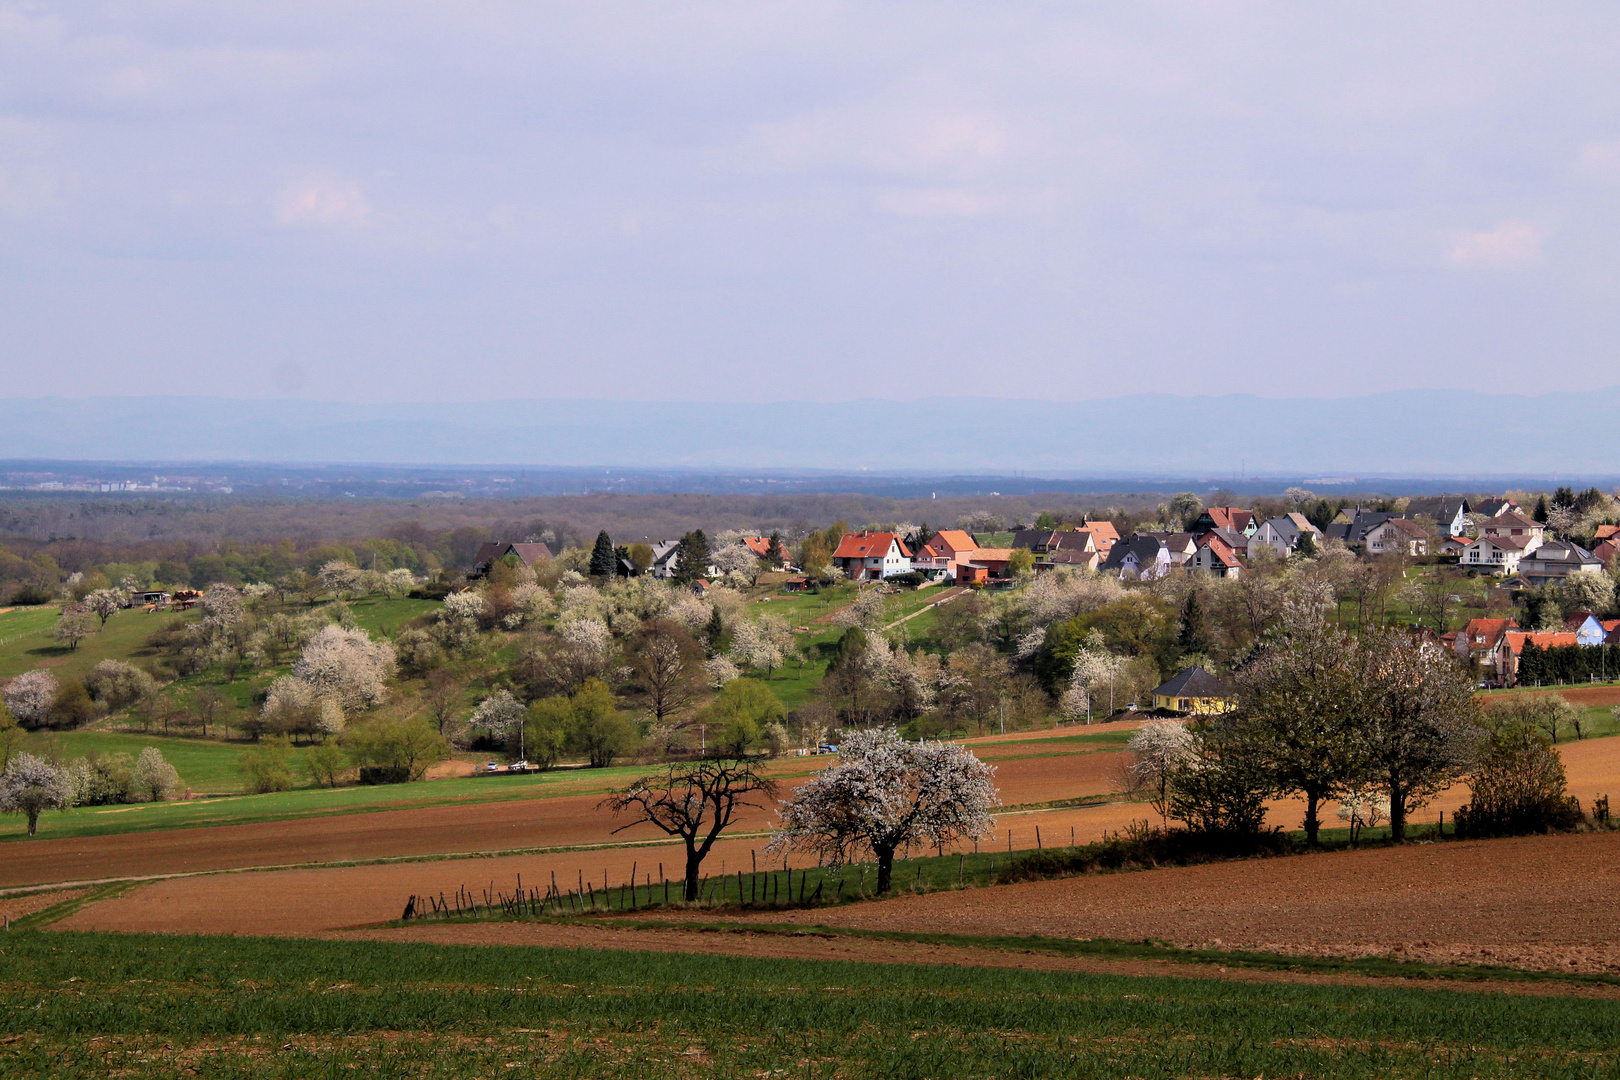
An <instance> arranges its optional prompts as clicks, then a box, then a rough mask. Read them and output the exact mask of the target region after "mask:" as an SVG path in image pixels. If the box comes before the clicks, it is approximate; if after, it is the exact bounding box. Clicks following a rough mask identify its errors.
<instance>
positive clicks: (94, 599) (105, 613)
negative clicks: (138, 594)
mask: <svg viewBox="0 0 1620 1080" xmlns="http://www.w3.org/2000/svg"><path fill="white" fill-rule="evenodd" d="M83 604H84V608H85V610H86V611H88V612H90V614H92V615H94V616H95V617H96V618H98V619H100V620H101V625H102V626H103V627H105V626H106V625H107V620H108V619H110V618H112V617H113V616H114V615H116V614H118V609H119V608H121V607H123V606H124V595H123V594H122V593H120V592H118V591H117V590H115V589H96V590H95V591H94V592H92V593H90V595H88V596H86V597H85V598H84V600H83Z"/></svg>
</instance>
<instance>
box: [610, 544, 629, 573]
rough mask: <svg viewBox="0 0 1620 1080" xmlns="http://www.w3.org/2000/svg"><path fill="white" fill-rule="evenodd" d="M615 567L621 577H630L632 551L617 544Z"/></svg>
mask: <svg viewBox="0 0 1620 1080" xmlns="http://www.w3.org/2000/svg"><path fill="white" fill-rule="evenodd" d="M613 567H614V569H615V570H616V571H617V572H618V574H619V576H621V577H629V576H630V567H631V562H630V549H629V547H627V546H626V545H624V544H616V545H614V548H613Z"/></svg>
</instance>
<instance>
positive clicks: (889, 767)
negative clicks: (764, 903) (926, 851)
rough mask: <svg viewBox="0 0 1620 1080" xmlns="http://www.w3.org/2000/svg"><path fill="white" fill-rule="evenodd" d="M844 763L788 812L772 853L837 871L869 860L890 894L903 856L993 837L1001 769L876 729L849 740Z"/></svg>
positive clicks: (954, 749)
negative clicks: (801, 856) (811, 859)
mask: <svg viewBox="0 0 1620 1080" xmlns="http://www.w3.org/2000/svg"><path fill="white" fill-rule="evenodd" d="M839 755H840V760H839V763H838V764H837V765H834V766H832V767H831V768H828V769H824V770H822V771H821V772H819V773H817V774H816V775H815V776H814V777H812V778H811V779H810V781H809V782H808V783H806V784H805V785H804V786H803V787H801V788H799V790H798V791H797V792H795V793H794V795H793V797H792V798H790V799H789V800H788V801H787V802H786V803H784V804H783V806H782V818H781V825H780V827H779V828H778V829H777V830H776V832H775V833H774V834H773V836H772V838H771V842H770V845H769V846H768V848H767V850H769V851H771V852H773V853H780V852H786V851H803V852H808V853H811V854H814V855H816V856H817V857H818V858H820V859H822V860H823V861H824V862H825V863H826V864H827V865H829V866H832V867H838V866H842V865H843V864H844V863H846V862H849V861H851V860H852V859H854V858H855V857H857V856H859V855H861V854H863V853H867V852H869V853H870V854H871V855H872V857H873V858H874V859H875V860H876V861H877V864H878V881H877V889H878V892H879V893H884V892H888V891H889V889H890V888H891V886H892V879H893V875H894V859H895V855H896V854H897V853H904V852H906V851H908V850H909V849H911V848H913V847H919V846H922V847H927V846H933V845H938V844H948V843H954V842H955V841H958V840H966V839H973V838H976V837H988V836H990V835H991V833H992V830H993V829H994V828H995V824H996V819H995V818H994V817H993V816H992V814H991V811H992V810H993V809H994V808H995V807H997V806H999V805H1000V800H999V798H998V797H997V792H996V788H995V785H994V784H993V783H992V780H993V778H994V775H995V767H994V766H991V765H986V764H985V763H984V762H982V761H980V760H979V759H978V758H977V757H975V756H974V755H973V754H972V753H971V752H970V751H968V750H967V749H965V748H963V747H961V746H956V745H953V744H950V743H942V742H921V741H919V742H915V743H913V742H907V741H906V740H905V739H903V738H901V737H900V734H899V733H898V732H897V731H895V729H893V728H877V729H874V730H872V731H858V732H850V733H849V734H847V735H845V736H844V738H843V741H842V743H841V744H840V746H839Z"/></svg>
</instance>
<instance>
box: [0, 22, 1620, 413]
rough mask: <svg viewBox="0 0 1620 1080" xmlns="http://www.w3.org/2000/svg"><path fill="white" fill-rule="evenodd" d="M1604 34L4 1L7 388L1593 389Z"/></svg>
mask: <svg viewBox="0 0 1620 1080" xmlns="http://www.w3.org/2000/svg"><path fill="white" fill-rule="evenodd" d="M1617 51H1620V9H1616V8H1615V7H1614V6H1613V5H1611V4H1600V3H1597V2H1595V0H1585V2H1583V0H1574V2H1572V3H1570V4H1565V5H1558V6H1556V7H1553V8H1547V7H1545V6H1543V7H1542V8H1539V9H1534V10H1532V9H1530V8H1527V7H1524V6H1523V5H1513V4H1507V3H1499V2H1493V0H1486V2H1484V3H1468V4H1464V3H1462V2H1460V0H1437V2H1436V3H1434V4H1431V5H1427V6H1420V7H1413V6H1411V5H1395V4H1387V3H1374V4H1371V5H1360V6H1357V7H1354V8H1349V7H1337V8H1336V7H1332V6H1317V7H1300V6H1298V5H1291V4H1286V3H1283V2H1281V0H1255V2H1245V3H1242V4H1191V5H1189V4H1184V3H1171V2H1168V0H1142V2H1140V3H1135V4H1129V5H1103V6H1096V5H1092V6H1083V5H1082V6H1075V5H1068V6H1065V5H1050V4H1038V3H1021V2H1013V3H1006V4H999V5H993V6H987V5H984V4H974V3H965V2H959V0H933V2H930V3H919V2H915V0H896V2H895V3H888V4H865V5H859V4H845V3H835V2H830V0H756V2H753V3H740V2H726V0H691V2H690V3H686V4H679V5H646V4H631V3H626V2H623V0H600V2H598V3H593V4H588V5H578V4H559V3H554V2H550V0H540V2H537V3H536V2H528V3H519V2H517V0H465V2H462V3H457V4H454V5H444V4H439V3H430V2H423V0H403V2H401V3H400V4H397V5H394V6H393V7H391V8H389V10H388V16H387V18H379V17H378V11H377V9H376V8H375V7H374V6H373V5H368V4H362V3H357V2H355V0H319V2H316V0H286V2H285V3H278V4H274V5H252V4H244V3H240V2H238V0H220V2H218V3H215V4H209V5H195V4H187V3H183V2H182V3H179V4H176V3H173V2H172V0H120V2H118V3H113V2H111V0H86V2H85V3H81V4H63V5H42V4H38V3H34V2H23V0H0V251H4V252H5V253H6V257H7V258H6V264H7V265H9V266H12V267H15V268H26V271H21V270H18V271H14V272H13V273H12V274H10V275H8V276H7V277H6V279H5V286H6V287H5V288H3V289H0V325H3V326H5V328H6V333H5V334H4V335H0V359H3V360H4V361H5V362H4V363H0V395H24V394H46V393H57V392H67V393H83V392H91V391H92V390H93V389H94V388H97V387H104V386H118V385H123V384H124V383H125V382H127V378H126V375H127V372H129V371H131V370H135V369H137V368H138V370H139V371H140V372H141V381H142V383H143V385H144V386H145V387H146V388H148V389H149V390H151V391H152V392H155V393H161V392H166V391H176V392H179V391H183V392H187V393H218V394H224V395H258V394H266V393H273V392H276V391H277V388H278V387H279V386H280V385H281V383H280V382H278V381H277V380H276V379H275V378H272V377H271V375H272V374H273V373H275V372H278V371H285V370H290V369H289V368H286V367H284V365H287V364H297V365H300V370H305V371H308V372H311V373H315V372H318V373H319V375H318V377H317V376H315V375H313V374H312V375H311V376H310V379H309V384H308V387H309V388H308V391H307V392H310V393H315V392H318V393H320V394H322V395H327V396H331V397H336V398H352V399H377V398H390V399H406V400H420V401H433V402H443V401H445V400H447V399H454V398H461V399H471V398H479V397H488V396H490V395H492V394H497V393H498V394H499V396H502V397H506V398H516V397H525V396H549V395H561V396H601V395H604V394H622V395H627V396H655V397H656V396H666V395H673V396H678V397H687V398H724V397H745V398H753V399H768V398H774V397H812V398H819V399H841V398H849V397H858V396H895V397H917V396H925V395H931V394H937V393H967V392H972V393H985V394H996V395H1001V396H1006V397H1019V396H1024V395H1027V394H1028V393H1030V392H1031V390H1032V389H1034V388H1038V389H1039V392H1040V393H1041V394H1043V395H1046V396H1048V397H1051V398H1059V399H1061V398H1085V397H1097V396H1104V395H1112V394H1121V393H1129V392H1134V391H1138V390H1142V389H1144V388H1147V387H1151V388H1154V389H1159V390H1165V391H1169V392H1176V393H1208V392H1221V393H1225V392H1242V391H1248V392H1256V393H1262V394H1268V395H1288V394H1349V393H1364V392H1367V391H1369V390H1374V389H1389V388H1398V387H1408V386H1414V385H1428V386H1439V387H1452V386H1463V385H1476V384H1477V383H1478V382H1479V380H1481V379H1485V380H1487V381H1489V382H1490V384H1491V385H1500V386H1503V387H1505V388H1511V387H1513V386H1515V385H1517V381H1518V380H1519V379H1520V378H1521V376H1522V371H1523V366H1522V358H1523V356H1524V355H1526V352H1527V350H1528V349H1529V348H1530V347H1531V346H1532V345H1533V347H1534V350H1535V353H1536V355H1542V356H1556V357H1559V358H1560V359H1561V360H1562V362H1563V363H1564V364H1565V369H1566V370H1567V371H1569V372H1570V374H1571V377H1572V378H1577V379H1583V380H1585V381H1586V382H1589V383H1607V382H1611V381H1613V380H1614V376H1613V374H1612V373H1613V372H1614V371H1615V370H1617V369H1620V367H1617V364H1616V357H1614V356H1613V355H1611V353H1612V351H1613V349H1612V345H1611V343H1612V342H1614V341H1616V340H1620V296H1617V295H1616V292H1617V290H1620V212H1617V211H1616V210H1615V208H1614V207H1613V205H1612V204H1613V194H1614V188H1613V185H1614V184H1615V183H1616V182H1617V181H1620V98H1616V96H1615V95H1614V93H1613V83H1614V75H1613V56H1614V55H1615V54H1616V52H1617ZM1464 270H1466V271H1469V272H1462V271H1464ZM1487 270H1489V271H1510V270H1511V271H1512V272H1511V273H1507V272H1489V273H1487V272H1482V271H1487ZM470 370H476V371H477V372H478V373H479V374H478V377H476V378H469V377H468V376H467V372H468V371H470ZM671 371H679V372H682V373H683V377H682V378H680V379H677V380H671V379H670V378H669V372H671ZM923 371H926V372H927V373H928V377H927V378H919V377H918V374H917V373H918V372H923ZM605 372H611V373H612V378H611V379H608V378H606V377H605V376H604V373H605ZM987 372H993V374H994V376H995V377H994V378H986V373H987ZM496 388H498V390H497V389H496ZM300 392H304V391H300Z"/></svg>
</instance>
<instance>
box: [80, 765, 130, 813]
mask: <svg viewBox="0 0 1620 1080" xmlns="http://www.w3.org/2000/svg"><path fill="white" fill-rule="evenodd" d="M68 771H69V774H70V776H71V777H72V782H73V789H74V790H73V801H74V803H75V804H76V805H79V806H117V805H119V804H120V803H127V802H131V801H133V800H132V799H131V792H132V790H133V786H134V776H133V771H132V765H131V762H130V758H129V755H128V754H90V755H88V756H86V757H83V758H80V759H79V760H78V761H75V762H73V763H72V764H71V765H70V766H69V768H68Z"/></svg>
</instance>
